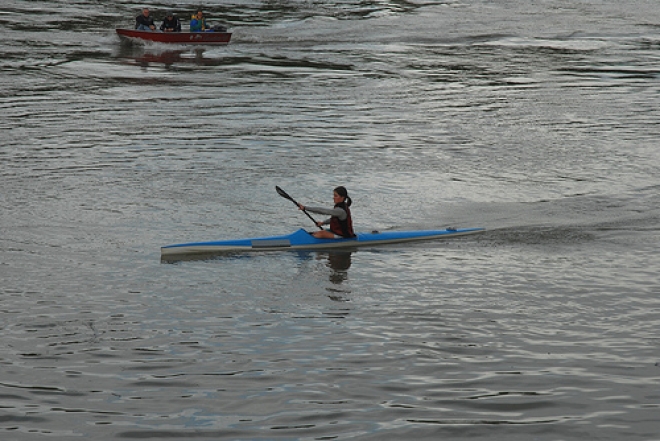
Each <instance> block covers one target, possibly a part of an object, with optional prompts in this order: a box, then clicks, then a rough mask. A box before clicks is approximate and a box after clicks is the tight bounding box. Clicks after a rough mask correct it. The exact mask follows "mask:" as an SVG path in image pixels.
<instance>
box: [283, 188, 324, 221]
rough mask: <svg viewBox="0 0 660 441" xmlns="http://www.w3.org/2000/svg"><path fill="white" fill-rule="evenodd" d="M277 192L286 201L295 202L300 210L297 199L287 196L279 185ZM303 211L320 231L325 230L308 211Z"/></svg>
mask: <svg viewBox="0 0 660 441" xmlns="http://www.w3.org/2000/svg"><path fill="white" fill-rule="evenodd" d="M275 190H276V191H277V194H279V195H280V196H282V197H283V198H284V199H288V200H290V201H291V202H293V203H294V204H296V207H298V208H300V204H299V203H298V202H297V201H296V200H295V199H293V198H292V197H291V196H289V195H288V194H287V192H286V191H284V190H282V189H281V188H280V187H278V186H277V185H276V186H275ZM302 211H303V212H304V213H305V214H306V215H307V217H308V218H310V219H311V220H312V222H314V225H316V226H317V227H319V230H323V227H321V226H320V225H319V224H318V222H316V219H314V218H313V217H312V215H311V214H309V213H308V212H307V210H305V209H303V210H302Z"/></svg>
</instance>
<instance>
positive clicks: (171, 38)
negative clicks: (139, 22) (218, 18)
mask: <svg viewBox="0 0 660 441" xmlns="http://www.w3.org/2000/svg"><path fill="white" fill-rule="evenodd" d="M116 31H117V34H119V36H120V37H122V38H127V39H130V40H137V41H142V42H144V41H153V42H156V43H171V44H196V45H223V44H229V40H231V32H159V31H152V32H150V31H138V30H136V29H116Z"/></svg>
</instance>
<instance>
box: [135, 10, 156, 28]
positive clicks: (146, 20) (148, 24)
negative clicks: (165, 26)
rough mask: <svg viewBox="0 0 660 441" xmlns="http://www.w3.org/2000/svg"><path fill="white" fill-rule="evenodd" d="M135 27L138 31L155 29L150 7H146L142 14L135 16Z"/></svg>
mask: <svg viewBox="0 0 660 441" xmlns="http://www.w3.org/2000/svg"><path fill="white" fill-rule="evenodd" d="M135 29H137V30H138V31H155V30H156V25H155V24H154V19H153V18H152V17H151V15H150V14H149V8H144V9H143V10H142V14H140V15H138V16H137V17H135Z"/></svg>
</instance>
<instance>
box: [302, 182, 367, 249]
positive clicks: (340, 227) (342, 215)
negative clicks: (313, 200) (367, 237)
mask: <svg viewBox="0 0 660 441" xmlns="http://www.w3.org/2000/svg"><path fill="white" fill-rule="evenodd" d="M332 198H333V201H334V203H335V206H334V208H323V207H307V206H305V205H303V204H298V209H300V210H307V211H310V212H312V213H318V214H327V215H330V218H329V219H326V220H324V221H320V222H317V223H316V225H318V226H319V227H320V226H322V225H330V229H329V230H321V231H315V232H314V233H312V235H313V236H314V237H316V238H317V239H341V238H351V237H355V232H354V231H353V218H352V217H351V210H350V209H349V208H348V207H350V206H351V204H352V203H353V201H352V200H351V198H350V197H349V196H348V191H347V190H346V188H345V187H342V186H339V187H337V188H335V189H334V191H333V196H332Z"/></svg>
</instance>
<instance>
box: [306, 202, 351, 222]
mask: <svg viewBox="0 0 660 441" xmlns="http://www.w3.org/2000/svg"><path fill="white" fill-rule="evenodd" d="M299 208H300V209H301V210H307V211H310V212H312V213H318V214H327V215H328V216H334V217H337V218H339V220H342V221H343V220H346V218H347V217H348V215H347V214H346V211H344V210H343V209H341V208H323V207H307V206H305V205H302V204H301V205H300V206H299ZM324 223H326V224H327V223H330V219H328V220H327V221H325V222H324Z"/></svg>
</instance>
